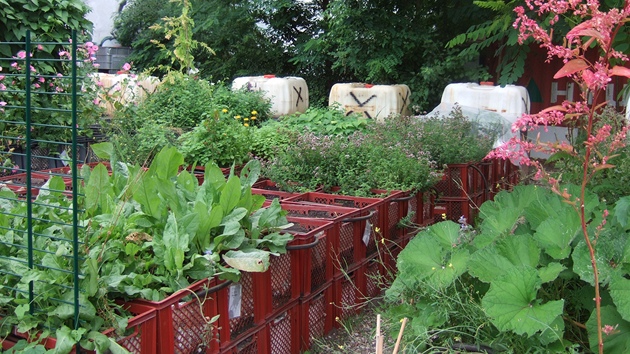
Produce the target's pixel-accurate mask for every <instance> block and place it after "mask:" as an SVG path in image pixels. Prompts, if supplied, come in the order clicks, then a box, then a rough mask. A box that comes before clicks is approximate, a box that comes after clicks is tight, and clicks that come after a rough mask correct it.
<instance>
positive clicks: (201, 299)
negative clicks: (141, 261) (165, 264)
mask: <svg viewBox="0 0 630 354" xmlns="http://www.w3.org/2000/svg"><path fill="white" fill-rule="evenodd" d="M229 284H230V283H229V282H226V281H219V280H217V279H205V280H200V281H198V282H196V283H194V284H192V285H190V286H189V287H187V288H186V289H183V290H180V291H178V292H176V293H174V294H172V295H170V296H169V297H167V298H166V299H164V300H162V301H148V300H142V299H137V300H133V301H132V302H131V303H132V304H140V305H143V306H148V307H151V308H154V309H155V310H156V311H157V322H158V329H157V336H158V337H157V338H158V345H157V347H158V348H157V351H156V353H159V354H173V353H177V354H180V353H191V352H193V351H196V350H199V349H202V350H204V351H207V352H208V353H212V352H218V345H217V342H216V337H217V330H216V326H217V323H209V320H210V319H211V318H212V317H214V316H215V315H217V314H218V310H217V294H218V292H219V291H220V290H222V289H223V288H225V287H227V286H228V285H229Z"/></svg>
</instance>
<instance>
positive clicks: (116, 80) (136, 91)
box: [95, 73, 160, 116]
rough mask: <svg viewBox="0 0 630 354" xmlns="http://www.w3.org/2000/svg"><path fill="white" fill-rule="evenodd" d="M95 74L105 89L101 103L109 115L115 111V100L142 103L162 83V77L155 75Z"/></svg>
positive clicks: (123, 102)
mask: <svg viewBox="0 0 630 354" xmlns="http://www.w3.org/2000/svg"><path fill="white" fill-rule="evenodd" d="M95 75H96V77H95V80H97V81H98V82H99V83H100V85H101V87H102V90H103V91H104V94H103V95H101V97H99V99H100V103H99V105H100V106H101V107H104V108H105V111H106V114H107V115H109V116H111V115H113V113H114V111H115V108H114V105H113V103H114V102H120V103H122V104H123V105H124V104H128V103H132V102H134V103H140V102H142V100H144V99H145V98H146V96H147V95H148V94H150V93H153V92H154V91H155V90H156V88H157V86H158V85H159V83H160V79H159V78H157V77H155V76H147V77H142V78H140V77H137V76H131V75H128V74H104V73H97V74H95ZM105 95H107V96H109V97H105Z"/></svg>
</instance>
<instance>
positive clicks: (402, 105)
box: [328, 83, 411, 120]
mask: <svg viewBox="0 0 630 354" xmlns="http://www.w3.org/2000/svg"><path fill="white" fill-rule="evenodd" d="M410 96H411V91H410V90H409V87H408V86H407V85H370V84H365V83H341V84H335V85H333V87H332V88H331V90H330V95H329V96H328V104H329V105H330V106H332V105H334V104H335V103H337V104H340V105H341V107H343V109H344V110H345V112H346V114H350V113H351V112H355V113H362V114H363V115H364V116H365V117H366V118H370V119H376V120H383V119H384V118H386V117H387V116H389V115H391V114H400V115H409V100H410Z"/></svg>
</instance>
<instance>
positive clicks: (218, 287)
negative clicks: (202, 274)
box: [195, 280, 232, 298]
mask: <svg viewBox="0 0 630 354" xmlns="http://www.w3.org/2000/svg"><path fill="white" fill-rule="evenodd" d="M230 284H232V281H231V280H227V281H224V282H223V283H221V284H219V285H215V286H213V287H211V288H207V289H201V290H199V291H196V292H195V295H196V296H198V297H199V298H205V297H206V296H207V295H208V294H212V293H215V292H217V291H219V290H221V289H223V288H225V287H227V286H228V285H230Z"/></svg>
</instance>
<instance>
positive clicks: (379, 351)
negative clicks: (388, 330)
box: [376, 314, 383, 354]
mask: <svg viewBox="0 0 630 354" xmlns="http://www.w3.org/2000/svg"><path fill="white" fill-rule="evenodd" d="M376 354H383V336H381V315H380V314H378V315H376Z"/></svg>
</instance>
